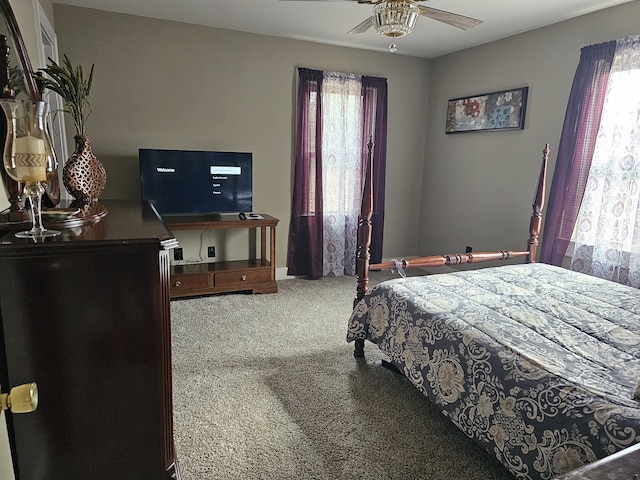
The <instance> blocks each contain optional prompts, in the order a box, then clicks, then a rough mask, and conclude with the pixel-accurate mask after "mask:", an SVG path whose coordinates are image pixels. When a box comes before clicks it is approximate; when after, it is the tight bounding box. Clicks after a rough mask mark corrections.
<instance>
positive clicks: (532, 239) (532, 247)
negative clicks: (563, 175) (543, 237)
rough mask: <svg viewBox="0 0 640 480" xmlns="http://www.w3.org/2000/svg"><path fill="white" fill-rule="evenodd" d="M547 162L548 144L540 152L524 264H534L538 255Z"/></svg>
mask: <svg viewBox="0 0 640 480" xmlns="http://www.w3.org/2000/svg"><path fill="white" fill-rule="evenodd" d="M548 160H549V144H548V143H547V144H546V145H545V146H544V150H543V151H542V168H541V169H540V177H539V178H538V188H537V190H536V196H535V197H534V199H533V213H532V214H531V222H530V223H529V241H528V242H527V245H528V250H529V255H527V258H526V260H525V262H526V263H535V261H536V256H537V254H538V237H539V236H540V229H541V228H542V209H543V208H544V197H545V190H546V178H547V162H548Z"/></svg>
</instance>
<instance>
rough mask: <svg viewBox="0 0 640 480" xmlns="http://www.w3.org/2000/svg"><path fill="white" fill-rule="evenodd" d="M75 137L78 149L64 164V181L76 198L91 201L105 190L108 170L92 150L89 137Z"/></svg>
mask: <svg viewBox="0 0 640 480" xmlns="http://www.w3.org/2000/svg"><path fill="white" fill-rule="evenodd" d="M73 138H74V140H75V142H76V150H75V151H74V152H73V154H72V155H71V157H69V159H68V160H67V163H66V164H65V165H64V169H63V170H62V183H63V184H64V186H65V188H66V189H67V191H68V192H69V193H70V194H71V195H72V196H73V198H75V199H76V200H80V201H82V202H91V201H94V200H96V199H98V197H99V196H100V194H101V193H102V191H103V190H104V186H105V184H106V183H107V172H106V171H105V169H104V166H103V165H102V163H100V161H99V160H98V159H97V158H96V157H95V155H94V154H93V152H92V151H91V142H90V141H89V138H88V137H86V136H83V135H76V136H75V137H73Z"/></svg>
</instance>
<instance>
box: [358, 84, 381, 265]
mask: <svg viewBox="0 0 640 480" xmlns="http://www.w3.org/2000/svg"><path fill="white" fill-rule="evenodd" d="M362 92H363V96H364V116H365V121H364V132H363V135H362V142H363V145H362V152H363V153H364V159H366V154H367V143H368V142H369V139H370V138H372V139H373V142H374V147H373V178H372V185H373V215H372V217H371V248H370V253H371V263H380V262H382V241H383V233H384V232H383V230H384V190H385V177H386V169H387V79H386V78H378V77H363V78H362ZM363 168H364V166H363Z"/></svg>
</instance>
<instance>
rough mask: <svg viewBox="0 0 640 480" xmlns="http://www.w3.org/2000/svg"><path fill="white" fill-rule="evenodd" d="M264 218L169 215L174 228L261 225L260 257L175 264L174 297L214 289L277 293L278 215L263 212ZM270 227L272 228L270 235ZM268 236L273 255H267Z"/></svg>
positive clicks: (171, 227)
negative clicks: (273, 215) (242, 218)
mask: <svg viewBox="0 0 640 480" xmlns="http://www.w3.org/2000/svg"><path fill="white" fill-rule="evenodd" d="M260 216H261V217H262V218H256V219H252V218H250V217H249V216H248V218H247V219H246V220H241V219H240V218H239V217H238V216H231V215H224V216H219V215H208V216H201V217H200V216H198V217H182V218H181V217H166V218H164V220H165V223H166V225H167V227H168V228H169V229H170V230H172V231H175V230H221V229H229V228H247V229H250V228H255V229H258V228H259V229H260V258H256V259H247V260H234V261H224V262H211V263H193V264H187V265H172V266H171V284H170V295H171V298H182V297H193V296H198V295H209V294H212V293H224V292H239V291H246V290H249V291H252V292H253V293H276V292H277V291H278V284H277V283H276V267H275V265H276V260H275V259H276V226H277V225H278V221H279V220H278V219H277V218H274V217H272V216H271V215H266V214H260ZM267 228H268V229H269V232H268V235H267ZM267 237H268V238H269V257H267Z"/></svg>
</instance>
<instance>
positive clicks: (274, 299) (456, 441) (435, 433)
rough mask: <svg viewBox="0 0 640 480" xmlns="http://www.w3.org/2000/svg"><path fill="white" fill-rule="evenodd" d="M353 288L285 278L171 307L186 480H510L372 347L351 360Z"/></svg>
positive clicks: (339, 281)
mask: <svg viewBox="0 0 640 480" xmlns="http://www.w3.org/2000/svg"><path fill="white" fill-rule="evenodd" d="M374 275H376V276H375V281H378V280H380V279H381V278H383V277H382V276H381V275H385V276H386V275H388V274H374ZM375 281H374V282H373V283H375ZM355 283H356V282H355V278H353V277H341V278H324V279H321V280H315V281H310V280H302V279H295V280H283V281H280V282H279V284H278V286H279V293H277V294H271V295H249V294H231V295H217V296H210V297H202V298H196V299H188V300H174V301H173V302H172V304H171V309H172V322H173V363H174V370H173V389H174V411H175V437H176V448H177V451H178V459H179V463H180V469H181V473H182V478H183V480H212V479H305V480H307V479H308V480H311V479H322V480H332V479H336V480H337V479H376V480H377V479H428V480H440V479H442V480H444V479H460V480H466V479H469V480H471V479H474V480H475V479H478V480H512V479H513V477H512V476H511V475H510V474H509V473H508V472H507V471H506V470H505V469H504V468H503V467H502V466H501V465H500V464H498V463H497V461H495V460H494V459H493V458H492V457H491V456H490V455H489V454H488V453H486V452H485V451H484V450H482V449H481V448H479V447H477V446H476V445H475V444H474V443H473V442H472V441H471V440H470V439H468V438H467V437H466V436H464V435H463V434H462V433H461V432H460V431H458V430H457V429H456V428H455V427H454V426H453V425H452V424H451V423H450V422H449V421H448V420H447V419H446V418H445V417H444V416H442V415H441V414H440V413H439V412H438V411H437V409H436V408H435V407H434V406H433V405H432V404H431V402H429V400H428V399H427V398H426V397H424V396H422V394H420V392H418V391H417V390H416V389H415V387H413V386H412V385H411V384H410V383H409V382H408V381H407V380H406V379H405V378H404V377H402V376H401V375H399V374H396V373H393V372H390V371H389V370H387V369H385V368H383V367H381V366H379V365H378V364H376V363H375V360H378V359H380V358H383V355H382V353H380V352H379V351H378V349H377V347H376V346H375V345H373V344H370V343H367V345H366V349H365V352H366V355H367V358H366V360H364V361H363V360H359V361H357V360H356V359H354V358H353V344H347V343H346V340H345V337H346V325H347V319H348V317H349V314H350V311H351V305H352V302H353V298H354V295H355Z"/></svg>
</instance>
